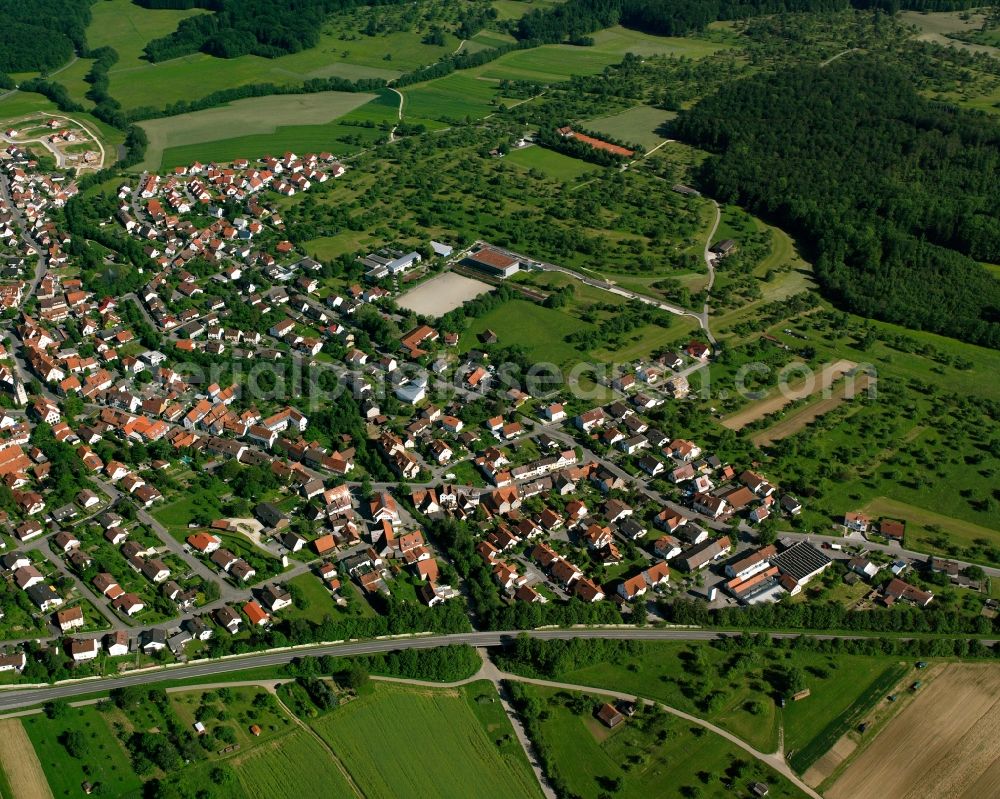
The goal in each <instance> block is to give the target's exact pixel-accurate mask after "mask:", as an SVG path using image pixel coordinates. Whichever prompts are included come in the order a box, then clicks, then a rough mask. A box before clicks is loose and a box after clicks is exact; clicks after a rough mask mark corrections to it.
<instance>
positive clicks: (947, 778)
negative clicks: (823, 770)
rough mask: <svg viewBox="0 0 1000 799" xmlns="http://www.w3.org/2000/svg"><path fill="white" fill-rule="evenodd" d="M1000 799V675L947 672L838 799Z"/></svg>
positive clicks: (868, 751) (857, 763) (843, 784)
mask: <svg viewBox="0 0 1000 799" xmlns="http://www.w3.org/2000/svg"><path fill="white" fill-rule="evenodd" d="M998 792H1000V669H998V668H997V667H996V666H995V665H992V664H971V663H969V664H959V663H953V664H949V665H948V666H946V667H945V668H944V669H943V670H942V672H941V673H940V674H938V675H937V676H936V677H934V678H933V679H932V680H929V681H928V684H927V685H925V686H924V687H922V688H921V689H919V692H918V694H917V696H916V698H915V699H914V700H913V701H912V702H910V703H909V704H908V705H907V706H906V707H905V708H903V710H902V711H901V712H900V713H899V714H898V715H897V716H896V717H895V718H893V719H892V720H891V721H889V722H888V723H887V724H886V725H885V726H884V727H883V728H882V729H880V730H879V732H878V735H877V737H876V738H875V739H874V741H872V742H871V743H870V744H868V746H867V747H866V748H865V749H864V750H863V751H862V752H861V753H860V754H858V755H856V756H855V757H854V759H853V760H852V761H851V763H850V764H849V766H848V767H847V769H846V771H845V772H844V773H843V774H842V776H841V777H840V778H839V779H837V780H836V782H835V783H834V784H833V786H832V787H831V788H830V789H829V790H827V791H826V796H827V797H829V798H830V799H881V797H886V796H892V797H897V798H898V799H923V798H924V797H950V798H951V799H972V798H973V797H981V796H996V795H997V794H998Z"/></svg>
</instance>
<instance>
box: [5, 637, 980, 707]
mask: <svg viewBox="0 0 1000 799" xmlns="http://www.w3.org/2000/svg"><path fill="white" fill-rule="evenodd" d="M758 632H759V631H758ZM522 633H523V634H525V635H529V636H531V637H532V638H540V639H558V638H612V639H625V640H633V641H713V640H716V639H718V638H725V637H729V636H736V635H741V634H742V633H739V632H726V631H717V630H701V629H677V628H674V629H669V630H663V629H650V628H637V627H620V628H618V627H603V628H568V629H553V630H528V631H521V630H502V631H496V632H469V633H454V634H450V635H435V634H431V635H415V636H410V637H401V638H382V639H375V640H372V641H347V642H344V643H339V644H325V645H316V646H308V647H300V648H298V649H293V650H282V651H281V652H266V653H262V654H256V655H246V656H244V657H237V658H231V659H228V660H219V661H212V662H210V663H194V664H191V665H189V666H177V667H175V668H165V669H160V670H157V671H145V672H142V673H138V674H130V675H127V676H124V677H111V678H106V679H100V680H86V681H81V682H76V683H71V684H63V685H53V686H49V687H45V688H22V689H10V690H3V691H2V692H0V712H6V711H12V710H18V709H20V708H25V707H31V706H32V705H37V704H40V703H41V702H48V701H51V700H53V699H71V698H73V697H76V696H81V695H84V694H91V693H97V692H103V691H110V690H112V689H114V688H124V687H127V686H130V685H146V684H148V683H153V682H163V681H166V680H186V679H190V678H192V677H199V678H201V677H215V676H218V675H220V674H226V673H228V672H232V671H241V670H243V669H254V668H260V667H263V666H280V665H283V664H285V663H289V662H290V661H292V660H294V659H295V658H299V657H319V656H322V655H332V656H334V657H347V656H350V655H367V654H371V653H374V652H391V651H394V650H399V649H432V648H434V647H437V646H445V645H447V644H469V645H470V646H475V647H490V646H500V645H502V644H505V643H508V642H510V641H512V640H513V639H515V638H516V637H517V636H518V635H521V634H522ZM807 634H808V633H807ZM771 636H772V637H773V638H797V637H798V636H799V634H798V633H785V632H772V633H771ZM810 637H813V638H819V639H830V638H865V637H876V638H878V637H881V636H879V635H872V636H865V635H854V636H852V635H829V634H820V635H810ZM983 643H984V644H987V645H990V644H993V643H995V642H994V641H985V640H984V641H983Z"/></svg>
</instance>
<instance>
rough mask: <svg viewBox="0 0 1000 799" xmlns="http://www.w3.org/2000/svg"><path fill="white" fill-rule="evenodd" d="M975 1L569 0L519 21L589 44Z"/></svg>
mask: <svg viewBox="0 0 1000 799" xmlns="http://www.w3.org/2000/svg"><path fill="white" fill-rule="evenodd" d="M976 5H977V4H976V3H975V2H973V0H567V2H565V3H562V4H559V5H555V6H553V7H551V8H547V9H538V10H535V11H532V12H531V13H530V14H526V15H525V16H524V17H522V18H521V20H520V21H519V22H518V25H517V28H516V30H515V35H516V36H517V38H518V39H521V40H528V41H536V42H540V43H542V42H544V43H555V42H563V41H568V42H570V43H572V44H589V43H590V41H589V39H588V34H591V33H594V32H595V31H599V30H601V29H603V28H608V27H611V26H612V25H623V26H625V27H626V28H634V29H636V30H641V31H644V32H645V33H653V34H657V35H660V36H683V35H684V34H686V33H691V32H692V31H696V30H701V29H702V28H704V27H705V26H706V25H707V24H708V23H709V22H714V21H716V20H727V19H747V18H749V17H755V16H761V15H763V14H780V13H785V12H803V11H842V10H844V9H847V8H851V7H853V8H858V9H868V8H880V9H882V10H884V11H887V12H889V13H895V12H896V11H899V10H901V9H912V10H914V11H954V10H958V9H964V8H973V7H975V6H976Z"/></svg>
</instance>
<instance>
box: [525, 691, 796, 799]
mask: <svg viewBox="0 0 1000 799" xmlns="http://www.w3.org/2000/svg"><path fill="white" fill-rule="evenodd" d="M521 688H523V690H524V691H525V693H526V694H527V696H529V697H531V698H532V699H534V700H535V701H536V702H538V703H541V706H542V708H544V710H545V711H547V714H548V715H547V717H546V718H544V719H542V720H540V721H538V722H536V725H537V738H538V741H537V742H536V743H538V744H540V745H541V748H542V750H543V751H544V752H546V754H547V758H544V759H547V760H548V763H549V767H548V771H549V773H550V775H551V773H552V772H555V773H556V774H558V776H559V778H560V780H561V781H562V782H564V783H565V785H566V787H567V789H568V791H569V792H571V793H572V794H574V795H578V796H580V797H583V798H584V799H598V797H602V796H609V795H611V793H612V792H613V793H614V795H615V796H619V797H622V799H646V797H650V796H656V797H689V796H700V797H705V796H711V797H729V796H745V795H749V785H750V784H751V783H752V782H754V781H755V780H762V781H765V782H766V783H767V784H768V786H769V787H770V794H769V796H775V797H798V796H800V795H801V794H800V793H799V792H798V791H797V790H796V789H795V788H794V787H793V786H791V785H790V784H789V783H788V782H786V781H785V780H784V779H783V778H781V777H779V776H778V775H777V774H776V773H774V772H773V771H771V770H770V769H768V768H766V767H765V766H762V765H761V764H759V763H758V762H756V761H752V760H749V759H748V758H747V756H746V755H745V753H743V751H742V750H740V749H737V748H736V747H734V746H732V745H731V744H729V743H728V742H727V741H725V740H724V739H723V738H721V737H719V736H717V735H713V734H711V733H708V732H706V731H704V730H703V729H702V728H700V727H697V726H695V725H691V724H689V723H687V722H684V721H681V720H679V719H676V718H674V717H672V716H669V715H667V714H665V713H657V712H656V711H653V710H651V709H644V710H643V711H641V712H640V713H639V714H638V715H636V716H635V717H633V718H631V719H627V720H626V721H625V722H623V723H622V724H620V725H619V726H618V727H616V728H615V729H614V730H609V729H608V728H606V727H605V726H604V725H603V724H601V723H600V722H599V721H598V720H597V719H595V718H594V717H593V709H594V707H595V706H596V705H597V704H598V703H599V702H600V699H599V697H597V696H594V695H587V694H575V693H571V692H568V691H556V690H553V689H549V688H541V687H536V686H527V685H525V686H521ZM737 760H739V761H741V762H742V763H744V764H746V765H744V767H743V768H742V769H740V770H739V776H736V774H737V767H736V765H735V764H736V761H737ZM748 761H749V762H748ZM723 780H725V781H726V783H727V784H723ZM730 781H732V784H730Z"/></svg>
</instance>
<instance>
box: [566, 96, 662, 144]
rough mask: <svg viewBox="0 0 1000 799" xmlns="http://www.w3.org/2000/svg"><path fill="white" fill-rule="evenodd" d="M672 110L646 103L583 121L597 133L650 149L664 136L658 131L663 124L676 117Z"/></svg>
mask: <svg viewBox="0 0 1000 799" xmlns="http://www.w3.org/2000/svg"><path fill="white" fill-rule="evenodd" d="M676 116H677V114H676V113H674V112H673V111H664V110H663V109H662V108H653V107H652V106H648V105H638V106H636V107H635V108H630V109H628V111H622V112H621V113H620V114H613V115H612V116H608V117H598V118H597V119H591V120H589V121H587V122H584V123H583V124H584V127H586V128H587V129H588V130H594V131H597V132H598V133H605V134H607V135H608V136H612V137H614V138H616V139H618V140H620V141H625V142H628V143H630V144H640V145H642V146H643V147H645V148H646V149H647V150H651V149H653V148H654V147H656V146H657V145H658V144H661V143H662V142H663V141H664V140H665V139H666V137H665V136H662V135H660V133H659V131H660V130H661V129H662V127H663V125H665V124H666V123H667V122H669V121H670V120H672V119H673V118H674V117H676Z"/></svg>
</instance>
